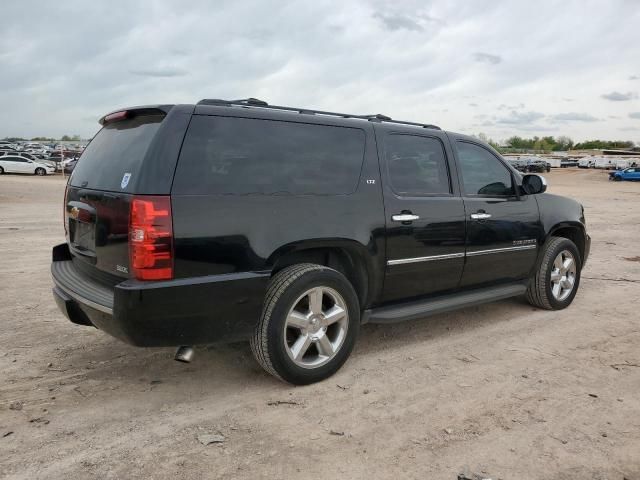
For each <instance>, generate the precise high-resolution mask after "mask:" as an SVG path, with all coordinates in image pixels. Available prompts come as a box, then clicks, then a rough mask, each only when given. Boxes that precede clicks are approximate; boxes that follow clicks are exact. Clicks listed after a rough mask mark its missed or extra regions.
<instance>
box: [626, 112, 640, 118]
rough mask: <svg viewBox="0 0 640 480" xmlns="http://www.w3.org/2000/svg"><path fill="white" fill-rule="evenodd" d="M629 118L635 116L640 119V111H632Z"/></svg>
mask: <svg viewBox="0 0 640 480" xmlns="http://www.w3.org/2000/svg"><path fill="white" fill-rule="evenodd" d="M629 118H635V119H637V120H640V112H631V113H630V114H629Z"/></svg>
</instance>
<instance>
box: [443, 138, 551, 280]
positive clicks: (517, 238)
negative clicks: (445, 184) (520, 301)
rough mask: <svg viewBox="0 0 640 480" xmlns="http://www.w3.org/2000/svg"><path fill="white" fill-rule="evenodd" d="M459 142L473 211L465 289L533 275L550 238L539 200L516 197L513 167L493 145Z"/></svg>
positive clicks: (465, 195) (469, 206) (467, 197)
mask: <svg viewBox="0 0 640 480" xmlns="http://www.w3.org/2000/svg"><path fill="white" fill-rule="evenodd" d="M454 143H455V149H456V155H457V164H458V171H459V174H460V186H461V188H462V197H463V200H464V205H465V210H466V214H467V235H466V244H467V248H466V262H465V266H464V273H463V275H462V281H461V284H460V285H461V287H470V286H481V285H483V284H491V283H500V282H509V281H515V280H521V279H525V278H528V277H529V275H530V274H531V271H532V269H533V267H534V264H535V262H536V258H537V254H538V248H539V245H538V243H539V241H540V240H541V239H542V238H543V236H544V230H543V227H542V224H541V223H540V215H539V212H538V203H537V202H536V199H535V198H534V197H533V196H532V195H516V191H515V188H516V185H515V184H514V176H513V175H512V173H511V170H510V169H509V168H508V167H507V166H506V164H505V163H504V162H503V161H502V160H501V159H499V158H498V157H497V156H496V155H495V154H494V153H493V152H491V151H490V150H489V149H487V148H485V147H484V146H482V145H480V144H476V143H473V142H470V141H468V140H466V139H465V140H461V139H457V140H456V141H455V142H454Z"/></svg>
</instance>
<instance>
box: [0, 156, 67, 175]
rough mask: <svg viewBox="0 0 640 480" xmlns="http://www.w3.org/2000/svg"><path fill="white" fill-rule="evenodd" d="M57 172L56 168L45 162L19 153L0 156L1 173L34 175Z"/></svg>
mask: <svg viewBox="0 0 640 480" xmlns="http://www.w3.org/2000/svg"><path fill="white" fill-rule="evenodd" d="M53 172H55V168H54V167H52V166H50V165H47V164H45V163H40V162H35V161H33V160H29V159H28V158H25V157H20V156H18V155H5V156H3V157H0V174H3V173H31V174H33V175H47V174H51V173H53Z"/></svg>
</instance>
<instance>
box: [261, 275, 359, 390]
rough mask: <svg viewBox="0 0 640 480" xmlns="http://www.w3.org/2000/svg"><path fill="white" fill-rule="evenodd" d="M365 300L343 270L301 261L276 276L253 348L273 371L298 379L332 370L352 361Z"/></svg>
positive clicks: (299, 381) (295, 381)
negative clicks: (351, 355)
mask: <svg viewBox="0 0 640 480" xmlns="http://www.w3.org/2000/svg"><path fill="white" fill-rule="evenodd" d="M359 327H360V305H359V302H358V297H357V295H356V293H355V290H354V289H353V286H352V285H351V283H349V281H348V280H347V279H346V278H345V276H344V275H342V274H341V273H340V272H338V271H336V270H333V269H331V268H328V267H324V266H321V265H315V264H311V263H302V264H297V265H292V266H290V267H287V268H285V269H284V270H282V271H280V272H278V273H277V274H276V275H274V277H273V278H272V279H271V282H270V284H269V287H268V289H267V294H266V297H265V302H264V307H263V311H262V316H261V318H260V321H259V323H258V326H257V327H256V330H255V332H254V335H253V336H252V337H251V349H252V351H253V354H254V356H255V357H256V360H257V361H258V363H259V364H260V365H261V366H262V368H264V370H266V371H267V372H268V373H270V374H272V375H274V376H276V377H278V378H280V379H281V380H284V381H285V382H289V383H292V384H295V385H307V384H310V383H314V382H318V381H320V380H324V379H325V378H328V377H330V376H331V375H333V374H334V373H335V372H336V371H338V369H339V368H340V367H341V366H342V365H343V364H344V362H346V361H347V358H348V357H349V355H350V354H351V351H352V350H353V346H354V344H355V341H356V337H357V335H358V331H359Z"/></svg>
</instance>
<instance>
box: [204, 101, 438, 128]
mask: <svg viewBox="0 0 640 480" xmlns="http://www.w3.org/2000/svg"><path fill="white" fill-rule="evenodd" d="M198 105H214V106H220V107H234V106H235V107H257V108H268V109H273V110H282V111H285V112H296V113H300V114H303V115H328V116H331V117H340V118H358V119H360V120H367V121H369V122H387V123H397V124H400V125H411V126H414V127H421V128H431V129H433V130H441V128H440V127H438V126H437V125H430V124H426V123H416V122H403V121H400V120H393V119H392V118H391V117H387V116H386V115H382V114H381V113H377V114H375V115H353V114H350V113H337V112H325V111H323V110H313V109H309V108H295V107H283V106H280V105H269V104H268V103H267V102H265V101H264V100H259V99H257V98H245V99H241V100H220V99H216V98H205V99H203V100H200V101H199V102H198Z"/></svg>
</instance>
